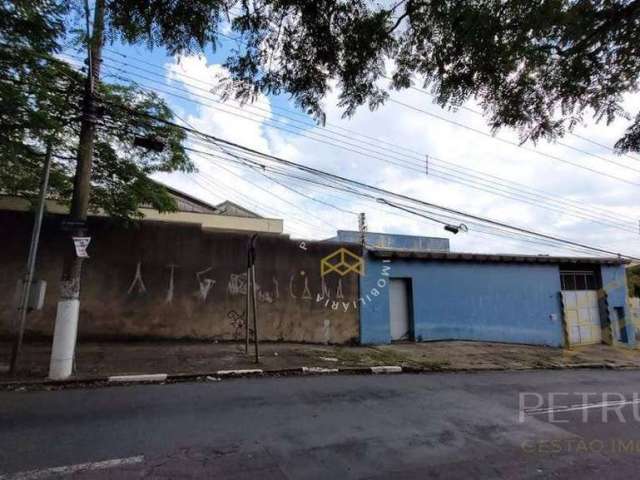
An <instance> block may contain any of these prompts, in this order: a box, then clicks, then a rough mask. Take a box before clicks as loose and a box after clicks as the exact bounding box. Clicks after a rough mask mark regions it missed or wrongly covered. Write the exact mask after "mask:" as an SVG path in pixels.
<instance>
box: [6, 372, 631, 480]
mask: <svg viewBox="0 0 640 480" xmlns="http://www.w3.org/2000/svg"><path fill="white" fill-rule="evenodd" d="M524 392H528V393H527V394H526V395H524V396H522V395H521V394H522V393H524ZM636 392H640V372H636V371H626V372H621V371H603V370H600V371H586V370H585V371H537V372H521V373H482V374H429V375H381V376H318V377H291V378H262V379H237V380H228V381H227V380H225V381H222V382H217V383H199V384H173V385H139V386H130V387H110V388H101V389H87V390H62V391H51V392H46V391H41V392H2V393H0V479H3V480H4V479H18V478H20V479H21V480H27V479H31V478H49V477H51V478H58V477H59V476H62V477H64V476H65V475H67V474H73V478H92V479H93V478H171V479H175V478H232V479H240V478H242V479H245V478H246V479H248V478H251V479H271V478H275V479H282V478H305V479H308V478H311V479H313V478H319V479H325V478H331V479H341V478H370V479H383V478H384V479H388V478H420V479H423V478H442V479H451V478H465V479H476V478H580V479H583V478H597V479H599V480H602V479H607V478H625V479H630V478H637V476H638V471H640V412H639V410H640V404H638V403H637V402H636V403H633V400H634V393H636ZM550 393H551V394H553V393H555V394H556V396H555V397H554V398H552V399H550V398H549V394H550ZM586 393H589V394H591V395H588V396H585V395H584V394H586ZM603 393H609V397H603V395H602V394H603ZM603 401H604V402H607V403H606V405H607V406H604V405H603V404H602V402H603ZM616 402H618V403H616ZM639 402H640V400H639ZM521 406H522V407H524V408H520V407H521ZM549 407H553V408H552V410H548V408H549ZM525 409H526V412H525ZM545 409H547V410H545ZM603 412H606V415H607V418H606V419H605V418H603ZM605 420H606V421H605ZM105 462H106V463H105ZM56 468H57V469H56ZM19 472H21V473H19ZM25 472H26V473H25ZM3 474H4V475H3Z"/></svg>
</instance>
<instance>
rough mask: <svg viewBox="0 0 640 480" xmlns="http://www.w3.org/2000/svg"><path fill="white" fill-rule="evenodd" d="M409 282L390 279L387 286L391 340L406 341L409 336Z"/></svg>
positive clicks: (401, 279) (402, 279) (403, 279)
mask: <svg viewBox="0 0 640 480" xmlns="http://www.w3.org/2000/svg"><path fill="white" fill-rule="evenodd" d="M409 290H410V289H409V280H407V279H405V278H392V279H391V281H390V284H389V327H390V330H391V340H407V339H409V336H410V322H409V298H410V296H409Z"/></svg>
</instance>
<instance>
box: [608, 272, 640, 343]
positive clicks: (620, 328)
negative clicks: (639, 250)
mask: <svg viewBox="0 0 640 480" xmlns="http://www.w3.org/2000/svg"><path fill="white" fill-rule="evenodd" d="M601 272H602V289H603V290H604V291H605V292H606V294H607V305H608V309H609V312H608V313H609V319H610V320H611V329H612V334H613V338H614V339H615V340H616V341H618V342H622V343H627V344H631V345H635V342H636V334H635V326H634V324H633V319H632V317H631V311H630V309H629V308H628V305H627V275H626V272H625V268H624V266H622V265H602V267H601ZM618 312H622V318H619V316H620V315H619V313H618Z"/></svg>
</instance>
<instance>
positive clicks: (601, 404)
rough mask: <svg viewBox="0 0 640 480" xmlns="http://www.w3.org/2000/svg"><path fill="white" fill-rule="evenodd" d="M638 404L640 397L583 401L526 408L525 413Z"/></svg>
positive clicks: (559, 411) (535, 413) (560, 411)
mask: <svg viewBox="0 0 640 480" xmlns="http://www.w3.org/2000/svg"><path fill="white" fill-rule="evenodd" d="M636 404H640V399H636V400H618V401H615V402H598V403H583V404H575V405H566V406H560V407H548V408H539V409H531V410H525V413H526V414H527V415H539V414H541V413H542V414H544V413H562V412H573V411H576V410H589V409H591V408H608V407H618V406H624V405H636Z"/></svg>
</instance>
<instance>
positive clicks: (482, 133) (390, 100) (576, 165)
mask: <svg viewBox="0 0 640 480" xmlns="http://www.w3.org/2000/svg"><path fill="white" fill-rule="evenodd" d="M388 101H389V102H391V103H395V104H397V105H400V106H402V107H404V108H408V109H410V110H414V111H416V112H420V113H423V114H425V115H428V116H430V117H432V118H436V119H438V120H441V121H443V122H447V123H450V124H452V125H455V126H457V127H460V128H464V129H465V130H468V131H470V132H474V133H477V134H479V135H482V136H485V137H488V138H492V139H494V140H496V141H498V142H502V143H505V144H507V145H513V146H515V147H518V148H521V149H523V150H526V151H528V152H532V153H535V154H537V155H541V156H543V157H547V158H549V159H551V160H555V161H558V162H561V163H566V164H568V165H572V166H574V167H577V168H580V169H582V170H587V171H589V172H592V173H595V174H597V175H603V176H605V177H608V178H611V179H613V180H617V181H619V182H624V183H627V184H629V185H634V186H636V187H640V183H638V182H634V181H631V180H627V179H626V178H622V177H618V176H617V175H612V174H610V173H606V172H603V171H601V170H596V169H595V168H591V167H587V166H585V165H580V164H579V163H575V162H572V161H571V160H566V159H563V158H560V157H558V156H556V155H551V154H550V153H545V152H541V151H539V150H536V149H534V148H529V147H526V146H524V145H521V144H519V143H518V142H513V141H511V140H507V139H506V138H501V137H496V136H493V135H491V134H490V133H487V132H485V131H483V130H480V129H478V128H475V127H471V126H469V125H466V124H464V123H460V122H458V121H455V120H451V119H449V118H447V117H443V116H442V115H438V114H436V113H433V112H429V111H428V110H424V109H422V108H419V107H415V106H413V105H409V104H408V103H404V102H401V101H399V100H395V99H393V98H390V99H388ZM608 162H610V163H612V164H614V165H617V166H619V167H624V168H627V169H629V170H632V171H634V172H637V173H640V170H637V169H635V168H632V167H628V166H626V165H623V164H620V163H616V162H614V161H612V160H608Z"/></svg>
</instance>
